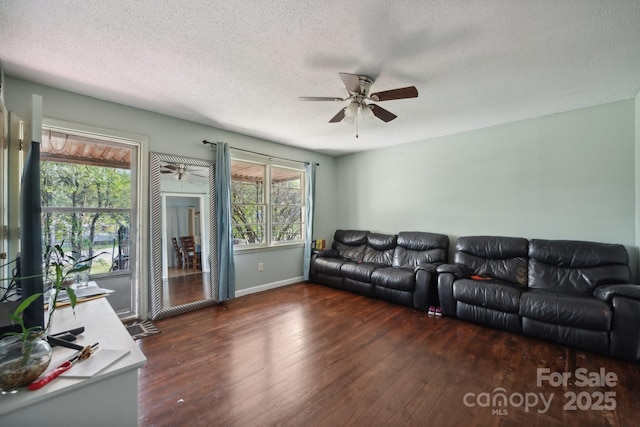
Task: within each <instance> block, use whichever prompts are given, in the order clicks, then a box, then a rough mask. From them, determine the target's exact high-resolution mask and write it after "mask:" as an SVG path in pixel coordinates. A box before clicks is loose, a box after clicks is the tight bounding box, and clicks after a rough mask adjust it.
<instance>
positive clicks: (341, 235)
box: [332, 230, 369, 261]
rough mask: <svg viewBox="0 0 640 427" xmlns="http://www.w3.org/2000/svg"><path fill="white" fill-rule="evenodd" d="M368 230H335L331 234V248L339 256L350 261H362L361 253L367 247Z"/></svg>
mask: <svg viewBox="0 0 640 427" xmlns="http://www.w3.org/2000/svg"><path fill="white" fill-rule="evenodd" d="M368 235H369V232H368V231H362V230H336V232H335V233H334V235H333V245H332V247H333V249H335V250H337V251H338V254H340V257H342V258H345V259H348V260H351V261H362V254H363V253H364V250H365V248H366V247H367V236H368Z"/></svg>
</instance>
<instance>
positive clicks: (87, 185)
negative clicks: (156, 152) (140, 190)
mask: <svg viewBox="0 0 640 427" xmlns="http://www.w3.org/2000/svg"><path fill="white" fill-rule="evenodd" d="M40 173H41V179H42V186H41V187H42V206H43V207H44V206H55V207H73V208H77V207H85V208H88V207H91V208H106V207H108V208H122V209H130V208H131V174H130V170H128V169H118V168H110V167H101V166H91V165H83V164H77V163H58V162H51V161H44V162H42V163H41V170H40Z"/></svg>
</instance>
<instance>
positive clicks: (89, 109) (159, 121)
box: [4, 77, 336, 293]
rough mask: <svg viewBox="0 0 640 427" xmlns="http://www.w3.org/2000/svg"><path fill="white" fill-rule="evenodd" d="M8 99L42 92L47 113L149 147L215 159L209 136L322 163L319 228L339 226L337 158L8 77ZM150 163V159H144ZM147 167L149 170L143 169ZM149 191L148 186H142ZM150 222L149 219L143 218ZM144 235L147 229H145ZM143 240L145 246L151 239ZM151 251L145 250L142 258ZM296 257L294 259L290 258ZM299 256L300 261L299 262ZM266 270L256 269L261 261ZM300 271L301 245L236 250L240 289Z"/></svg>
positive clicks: (23, 102) (324, 232)
mask: <svg viewBox="0 0 640 427" xmlns="http://www.w3.org/2000/svg"><path fill="white" fill-rule="evenodd" d="M4 89H6V93H5V103H6V106H7V109H8V110H9V111H14V112H16V113H21V112H23V111H25V110H26V108H27V103H28V101H29V100H30V96H31V94H32V93H35V94H39V95H42V96H43V109H44V116H45V117H47V118H52V119H58V120H65V121H69V122H75V123H80V124H83V125H90V126H97V127H101V128H107V129H114V130H118V131H124V132H130V133H135V134H140V135H145V136H148V137H149V151H156V152H161V153H169V154H176V155H181V156H186V157H194V158H200V159H213V158H214V152H212V151H210V150H209V148H208V146H205V145H204V144H202V142H201V141H202V140H203V139H207V140H209V141H224V142H228V143H229V144H230V145H231V146H232V147H235V148H241V149H245V150H252V151H256V152H259V153H265V154H269V155H271V156H278V157H284V158H288V159H293V160H300V161H316V162H318V163H320V166H319V167H318V168H317V175H316V208H315V221H314V227H315V231H316V232H315V234H317V235H318V236H332V235H333V232H334V230H335V228H336V215H335V188H336V184H335V158H333V157H331V156H326V155H322V154H318V153H314V152H311V151H306V150H300V149H296V148H293V147H288V146H285V145H281V144H276V143H273V142H269V141H266V140H262V139H257V138H252V137H249V136H246V135H241V134H237V133H233V132H227V131H223V130H220V129H216V128H213V127H209V126H204V125H201V124H197V123H193V122H189V121H185V120H181V119H177V118H173V117H169V116H165V115H161V114H156V113H152V112H149V111H144V110H140V109H136V108H132V107H127V106H124V105H120V104H115V103H112V102H107V101H102V100H99V99H96V98H91V97H86V96H82V95H78V94H75V93H72V92H68V91H64V90H59V89H56V88H52V87H47V86H42V85H37V84H34V83H31V82H27V81H23V80H19V79H15V78H11V77H9V78H7V82H6V85H5V88H4ZM144 163H145V167H148V159H144ZM144 173H146V171H145V172H144ZM143 191H148V189H143ZM142 225H143V226H144V227H147V226H148V224H147V223H146V222H144V223H143V224H142ZM145 236H146V234H145ZM146 242H147V241H146V237H145V241H144V242H143V247H144V249H145V250H146V248H147V246H148V243H146ZM147 258H148V254H146V253H143V259H147ZM292 260H296V261H295V262H292ZM298 260H299V262H298ZM259 262H263V263H264V271H263V272H259V271H258V268H257V266H258V263H259ZM301 277H302V248H301V247H297V248H292V249H289V250H282V249H275V250H263V251H256V250H252V251H249V252H242V253H237V254H236V280H237V284H236V289H237V290H238V291H242V292H244V293H247V292H251V290H250V288H255V287H258V288H260V287H261V286H262V287H265V286H266V287H269V286H271V285H272V284H274V283H275V284H279V283H286V282H287V281H291V280H296V279H299V278H301Z"/></svg>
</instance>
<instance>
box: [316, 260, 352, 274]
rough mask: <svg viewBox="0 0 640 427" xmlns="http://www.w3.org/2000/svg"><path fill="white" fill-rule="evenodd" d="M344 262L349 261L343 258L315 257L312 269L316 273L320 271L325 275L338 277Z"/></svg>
mask: <svg viewBox="0 0 640 427" xmlns="http://www.w3.org/2000/svg"><path fill="white" fill-rule="evenodd" d="M345 262H349V261H347V260H346V259H344V258H316V259H315V262H314V264H313V269H314V271H315V272H316V274H318V273H320V274H324V275H327V276H336V277H340V276H341V273H340V268H341V267H342V264H344V263H345Z"/></svg>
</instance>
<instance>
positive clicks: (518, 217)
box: [337, 100, 637, 272]
mask: <svg viewBox="0 0 640 427" xmlns="http://www.w3.org/2000/svg"><path fill="white" fill-rule="evenodd" d="M635 120H636V118H634V100H628V101H621V102H616V103H612V104H606V105H601V106H597V107H593V108H585V109H581V110H576V111H570V112H566V113H561V114H555V115H551V116H546V117H541V118H536V119H530V120H524V121H520V122H515V123H510V124H505V125H500V126H495V127H491V128H486V129H481V130H476V131H472V132H466V133H461V134H457V135H450V136H446V137H440V138H434V139H430V140H424V141H418V142H414V143H409V144H404V145H400V146H395V147H391V148H385V149H379V150H374V151H369V152H364V153H360V154H353V155H347V156H343V157H340V158H338V164H337V173H338V182H339V183H340V189H339V192H338V201H337V203H338V205H337V206H338V213H337V223H338V227H339V228H355V229H369V230H372V231H380V232H387V233H395V232H398V231H402V230H421V231H431V232H438V233H444V234H447V235H449V236H450V238H451V242H452V246H453V245H454V243H455V239H457V237H459V236H463V235H478V234H489V235H505V236H522V237H527V238H548V239H576V240H593V241H600V242H612V243H622V244H624V245H626V246H627V247H628V249H629V250H630V252H631V256H632V258H633V271H634V272H635V264H636V262H637V261H636V259H637V250H636V247H637V241H636V234H635V229H636V214H635V212H636V202H635V199H636V197H635V194H636V189H635V174H636V171H635V145H636V140H635V138H636V137H635ZM390 125H391V126H392V125H393V124H390ZM362 142H363V143H366V140H363V141H362Z"/></svg>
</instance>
